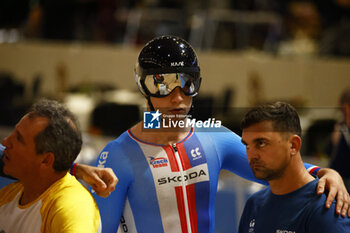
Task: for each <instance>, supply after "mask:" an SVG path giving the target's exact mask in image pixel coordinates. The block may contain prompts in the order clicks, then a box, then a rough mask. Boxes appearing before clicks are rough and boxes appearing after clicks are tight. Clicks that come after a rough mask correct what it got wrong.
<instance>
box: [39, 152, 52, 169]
mask: <svg viewBox="0 0 350 233" xmlns="http://www.w3.org/2000/svg"><path fill="white" fill-rule="evenodd" d="M54 162H55V155H54V154H53V153H52V152H46V153H44V154H43V159H42V161H41V165H42V166H44V167H47V168H52V167H53V164H54Z"/></svg>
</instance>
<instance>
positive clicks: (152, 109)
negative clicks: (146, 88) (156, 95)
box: [147, 96, 156, 112]
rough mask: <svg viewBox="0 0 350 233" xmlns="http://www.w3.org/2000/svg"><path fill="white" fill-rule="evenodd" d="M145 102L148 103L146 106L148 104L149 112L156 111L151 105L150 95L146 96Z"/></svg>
mask: <svg viewBox="0 0 350 233" xmlns="http://www.w3.org/2000/svg"><path fill="white" fill-rule="evenodd" d="M147 103H148V106H149V109H150V110H151V112H153V111H156V110H155V108H154V107H153V104H152V102H151V97H150V96H148V97H147Z"/></svg>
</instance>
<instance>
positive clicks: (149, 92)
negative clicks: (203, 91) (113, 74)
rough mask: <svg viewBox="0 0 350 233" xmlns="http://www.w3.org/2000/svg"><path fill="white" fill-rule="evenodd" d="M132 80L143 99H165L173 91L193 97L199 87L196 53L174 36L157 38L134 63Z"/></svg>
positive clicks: (199, 79) (187, 44)
mask: <svg viewBox="0 0 350 233" xmlns="http://www.w3.org/2000/svg"><path fill="white" fill-rule="evenodd" d="M135 78H136V83H137V85H138V87H139V90H140V91H141V93H142V94H143V95H144V96H145V97H146V98H149V97H150V96H153V97H164V96H168V95H169V94H170V93H171V92H172V91H173V90H174V89H175V88H176V87H181V88H182V90H183V91H184V93H185V94H186V95H188V96H195V95H197V94H198V91H199V87H200V83H201V76H200V68H199V66H198V60H197V56H196V53H195V51H194V50H193V48H192V46H191V45H190V44H189V43H188V42H187V41H185V40H183V39H181V38H179V37H175V36H160V37H156V38H154V39H153V40H151V41H150V42H148V43H147V44H146V45H145V47H144V48H143V49H142V50H141V52H140V54H139V57H138V60H137V63H136V67H135Z"/></svg>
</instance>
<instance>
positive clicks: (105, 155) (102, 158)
mask: <svg viewBox="0 0 350 233" xmlns="http://www.w3.org/2000/svg"><path fill="white" fill-rule="evenodd" d="M108 154H109V152H108V151H104V152H102V153H101V154H100V157H99V160H98V165H97V167H105V164H106V161H107V158H108Z"/></svg>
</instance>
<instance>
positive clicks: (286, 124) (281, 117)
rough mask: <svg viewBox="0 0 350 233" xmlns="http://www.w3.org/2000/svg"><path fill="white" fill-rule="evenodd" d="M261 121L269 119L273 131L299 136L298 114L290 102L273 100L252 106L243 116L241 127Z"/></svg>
mask: <svg viewBox="0 0 350 233" xmlns="http://www.w3.org/2000/svg"><path fill="white" fill-rule="evenodd" d="M262 121H271V122H272V123H273V127H274V130H275V131H279V132H286V133H293V134H297V135H299V136H301V126H300V119H299V115H298V113H297V111H296V110H295V108H294V107H293V106H292V105H290V104H287V103H283V102H275V103H272V104H264V105H260V106H257V107H254V108H252V109H251V110H249V111H248V112H247V113H246V115H245V116H244V118H243V120H242V122H241V127H242V129H245V128H248V127H249V126H251V125H253V124H257V123H260V122H262Z"/></svg>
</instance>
